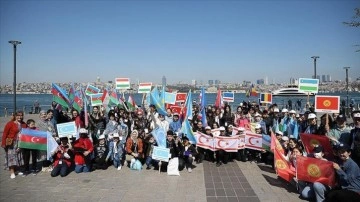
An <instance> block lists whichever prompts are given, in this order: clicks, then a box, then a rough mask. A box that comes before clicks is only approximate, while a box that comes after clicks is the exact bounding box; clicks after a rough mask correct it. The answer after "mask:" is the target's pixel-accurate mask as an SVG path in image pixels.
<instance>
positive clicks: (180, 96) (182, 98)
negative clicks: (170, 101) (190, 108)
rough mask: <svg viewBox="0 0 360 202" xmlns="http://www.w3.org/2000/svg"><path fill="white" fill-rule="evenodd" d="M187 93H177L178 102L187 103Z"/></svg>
mask: <svg viewBox="0 0 360 202" xmlns="http://www.w3.org/2000/svg"><path fill="white" fill-rule="evenodd" d="M186 97H187V93H176V102H185V101H186Z"/></svg>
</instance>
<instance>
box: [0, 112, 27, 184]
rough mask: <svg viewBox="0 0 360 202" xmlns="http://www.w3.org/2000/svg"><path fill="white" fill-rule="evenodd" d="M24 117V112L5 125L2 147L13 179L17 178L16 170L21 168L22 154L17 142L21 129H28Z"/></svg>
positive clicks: (17, 114) (17, 113) (16, 114)
mask: <svg viewBox="0 0 360 202" xmlns="http://www.w3.org/2000/svg"><path fill="white" fill-rule="evenodd" d="M23 117H24V113H23V112H16V113H15V116H13V117H12V119H11V120H10V121H9V122H8V123H7V124H6V125H5V128H4V133H3V136H2V141H1V147H2V148H4V149H5V153H6V162H7V166H8V167H9V170H10V178H11V179H14V178H15V168H16V167H18V166H20V160H21V153H20V148H18V147H17V141H18V135H19V132H20V130H21V128H26V123H24V122H23ZM19 174H20V173H19Z"/></svg>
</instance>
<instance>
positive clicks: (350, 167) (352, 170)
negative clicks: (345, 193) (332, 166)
mask: <svg viewBox="0 0 360 202" xmlns="http://www.w3.org/2000/svg"><path fill="white" fill-rule="evenodd" d="M340 167H341V169H339V170H336V173H337V174H338V176H339V184H340V185H341V188H342V189H347V190H351V191H354V192H357V193H360V168H359V166H358V165H357V164H356V163H355V161H353V160H352V159H351V158H349V159H348V160H346V161H345V162H344V163H343V164H342V165H340Z"/></svg>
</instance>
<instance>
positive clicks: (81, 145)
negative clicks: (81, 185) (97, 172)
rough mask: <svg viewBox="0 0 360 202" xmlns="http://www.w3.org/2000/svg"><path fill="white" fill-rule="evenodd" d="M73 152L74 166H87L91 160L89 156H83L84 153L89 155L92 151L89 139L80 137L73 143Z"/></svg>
mask: <svg viewBox="0 0 360 202" xmlns="http://www.w3.org/2000/svg"><path fill="white" fill-rule="evenodd" d="M73 148H74V152H75V165H83V164H87V163H88V162H89V161H90V160H91V159H90V157H91V154H89V155H87V156H84V154H83V153H84V152H85V151H89V152H90V153H91V152H92V151H93V150H94V147H93V144H92V142H91V140H90V139H89V138H82V137H80V138H79V139H77V140H76V141H75V142H74V145H73Z"/></svg>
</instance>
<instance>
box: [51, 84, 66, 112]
mask: <svg viewBox="0 0 360 202" xmlns="http://www.w3.org/2000/svg"><path fill="white" fill-rule="evenodd" d="M51 93H52V94H53V101H55V102H56V103H58V104H60V105H61V106H63V107H67V108H68V107H69V105H70V99H69V97H68V96H67V95H66V93H65V91H64V90H63V89H62V88H61V87H60V86H58V85H56V84H55V83H52V88H51Z"/></svg>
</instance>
